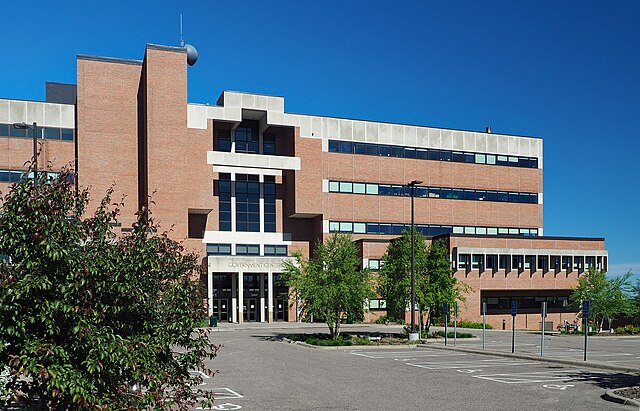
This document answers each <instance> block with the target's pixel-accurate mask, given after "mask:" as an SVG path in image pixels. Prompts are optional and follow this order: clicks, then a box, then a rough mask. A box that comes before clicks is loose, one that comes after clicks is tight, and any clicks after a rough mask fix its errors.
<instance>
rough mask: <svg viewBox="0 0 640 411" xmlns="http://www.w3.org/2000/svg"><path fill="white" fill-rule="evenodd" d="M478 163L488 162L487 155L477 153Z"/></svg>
mask: <svg viewBox="0 0 640 411" xmlns="http://www.w3.org/2000/svg"><path fill="white" fill-rule="evenodd" d="M475 160H476V164H484V163H486V162H487V157H486V156H485V155H484V154H476V157H475Z"/></svg>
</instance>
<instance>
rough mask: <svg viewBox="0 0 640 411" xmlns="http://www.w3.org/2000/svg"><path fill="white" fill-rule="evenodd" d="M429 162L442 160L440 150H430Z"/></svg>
mask: <svg viewBox="0 0 640 411" xmlns="http://www.w3.org/2000/svg"><path fill="white" fill-rule="evenodd" d="M429 160H440V150H433V149H429Z"/></svg>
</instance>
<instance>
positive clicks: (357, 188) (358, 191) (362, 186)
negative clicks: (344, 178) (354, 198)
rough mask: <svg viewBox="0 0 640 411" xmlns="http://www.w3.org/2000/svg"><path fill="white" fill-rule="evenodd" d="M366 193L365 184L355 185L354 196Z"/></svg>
mask: <svg viewBox="0 0 640 411" xmlns="http://www.w3.org/2000/svg"><path fill="white" fill-rule="evenodd" d="M365 191H366V185H365V184H364V183H353V193H354V194H364V193H365Z"/></svg>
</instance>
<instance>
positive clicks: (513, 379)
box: [472, 370, 600, 384]
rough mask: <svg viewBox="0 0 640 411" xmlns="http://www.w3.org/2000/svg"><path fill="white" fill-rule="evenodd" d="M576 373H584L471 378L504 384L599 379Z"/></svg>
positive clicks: (536, 373) (494, 375)
mask: <svg viewBox="0 0 640 411" xmlns="http://www.w3.org/2000/svg"><path fill="white" fill-rule="evenodd" d="M576 373H584V371H583V370H563V371H543V372H530V373H521V374H513V373H512V374H486V375H473V376H472V377H473V378H480V379H483V380H489V381H495V382H501V383H504V384H529V383H543V382H551V383H553V382H569V381H586V380H593V379H597V378H600V376H598V375H595V374H594V373H589V374H588V375H575V374H576Z"/></svg>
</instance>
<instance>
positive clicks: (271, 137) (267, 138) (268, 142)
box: [262, 133, 276, 155]
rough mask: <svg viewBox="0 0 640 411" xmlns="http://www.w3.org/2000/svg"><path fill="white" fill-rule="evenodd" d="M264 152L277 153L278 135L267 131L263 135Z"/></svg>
mask: <svg viewBox="0 0 640 411" xmlns="http://www.w3.org/2000/svg"><path fill="white" fill-rule="evenodd" d="M262 152H263V153H264V154H269V155H273V154H275V153H276V135H275V134H269V133H265V134H264V135H263V136H262Z"/></svg>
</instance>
